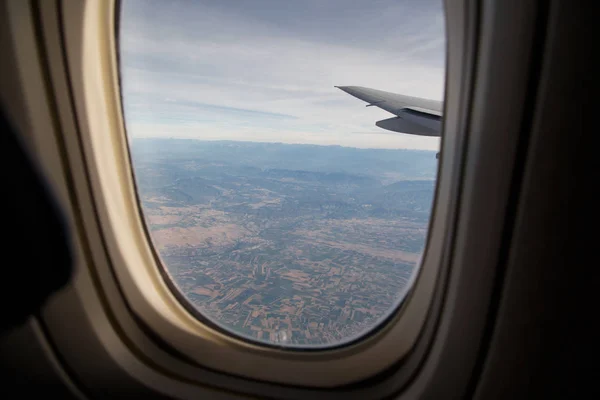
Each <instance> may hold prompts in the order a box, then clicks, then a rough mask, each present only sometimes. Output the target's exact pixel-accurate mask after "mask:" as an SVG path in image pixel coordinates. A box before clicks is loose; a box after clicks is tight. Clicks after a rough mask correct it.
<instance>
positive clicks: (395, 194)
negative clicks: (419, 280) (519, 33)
mask: <svg viewBox="0 0 600 400" xmlns="http://www.w3.org/2000/svg"><path fill="white" fill-rule="evenodd" d="M120 4H121V10H120V24H119V25H120V26H119V29H120V32H119V59H120V72H121V85H122V87H121V91H122V101H123V109H124V114H125V123H126V130H127V135H128V140H129V145H130V152H131V161H132V165H133V169H134V175H135V179H136V185H137V191H138V197H139V200H140V203H141V208H142V210H143V214H144V217H145V222H146V225H147V229H148V232H149V234H150V237H151V240H152V242H153V245H154V246H155V248H156V250H157V253H158V254H159V255H160V258H161V260H162V265H163V267H164V269H165V271H164V272H165V276H166V279H169V280H171V281H172V283H173V284H174V285H173V286H174V287H175V288H176V290H178V291H179V292H180V294H181V295H182V296H181V297H182V298H185V301H186V302H188V303H189V304H188V306H189V308H191V309H193V310H195V312H196V313H197V315H198V316H201V317H203V318H204V319H205V320H206V321H208V322H209V323H210V324H213V326H215V327H217V328H218V329H221V330H224V331H227V332H229V333H232V334H235V335H239V336H241V337H243V338H245V339H248V340H252V341H257V342H260V343H263V344H271V345H277V346H287V347H291V348H297V347H301V348H319V347H324V346H336V345H341V344H344V343H348V342H349V341H353V340H356V339H357V338H359V337H361V336H362V335H365V334H366V333H368V332H370V331H372V330H373V329H374V328H376V327H377V326H378V325H379V323H380V322H382V321H383V320H384V319H385V318H386V317H388V316H389V315H390V313H392V312H394V310H395V309H396V308H397V307H398V305H399V304H400V303H401V302H402V300H403V298H404V297H405V296H406V293H407V291H408V290H409V289H410V283H411V281H412V278H413V277H414V276H415V274H416V273H417V272H418V262H419V260H420V257H421V254H422V252H423V251H424V248H425V239H426V236H427V228H428V224H429V218H430V213H431V206H432V199H433V194H434V190H435V179H436V170H437V157H436V155H437V154H436V153H437V151H438V149H439V145H440V130H441V118H442V114H441V112H442V109H443V106H442V100H443V90H444V74H445V71H444V68H445V37H444V15H443V8H442V2H441V0H438V1H422V0H409V1H392V0H382V1H377V0H375V1H374V0H369V1H345V0H328V1H323V0H304V1H281V0H259V1H241V0H240V1H163V0H160V1H149V0H123V1H121V2H120ZM407 96H410V97H407ZM365 106H366V107H365Z"/></svg>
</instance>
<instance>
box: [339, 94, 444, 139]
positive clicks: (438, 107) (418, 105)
mask: <svg viewBox="0 0 600 400" xmlns="http://www.w3.org/2000/svg"><path fill="white" fill-rule="evenodd" d="M335 87H336V88H338V89H340V90H343V91H344V92H346V93H348V94H350V95H352V96H354V97H356V98H358V99H360V100H363V101H366V102H367V103H369V104H367V107H370V106H375V107H379V108H381V109H382V110H385V111H387V112H389V113H392V114H394V115H395V117H393V118H389V119H384V120H381V121H377V122H376V123H375V125H377V126H378V127H380V128H383V129H387V130H389V131H393V132H400V133H409V134H412V135H421V136H441V132H442V129H441V128H442V127H441V125H442V107H443V103H442V102H441V101H436V100H429V99H422V98H419V97H411V96H404V95H401V94H396V93H390V92H384V91H383V90H376V89H370V88H366V87H362V86H335Z"/></svg>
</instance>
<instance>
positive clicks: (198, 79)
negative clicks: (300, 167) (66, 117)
mask: <svg viewBox="0 0 600 400" xmlns="http://www.w3.org/2000/svg"><path fill="white" fill-rule="evenodd" d="M291 3H293V4H291ZM298 3H306V4H301V5H302V6H304V8H302V7H301V6H298ZM322 3H323V2H316V1H315V2H313V1H308V2H289V4H288V2H271V1H263V2H252V4H253V7H248V6H247V4H248V3H247V2H241V3H239V4H237V5H236V4H234V3H233V2H213V3H210V2H209V3H208V4H207V3H206V2H200V3H198V2H192V3H187V2H186V3H184V2H182V3H178V2H173V3H172V2H158V3H153V2H148V1H141V2H140V1H124V2H123V4H124V6H123V7H124V8H123V10H122V20H121V30H122V31H121V36H120V44H121V50H120V53H121V54H120V55H121V73H122V83H123V87H122V92H123V99H124V107H125V115H126V123H127V128H128V132H129V134H130V135H132V136H135V137H145V136H146V137H147V136H152V137H162V136H164V137H187V138H190V137H195V138H199V139H211V140H213V139H228V140H256V141H282V142H287V143H315V144H339V145H344V146H354V147H383V148H398V147H402V148H419V149H431V150H436V149H437V148H438V146H439V139H436V138H423V137H417V136H413V135H403V134H396V135H390V133H391V132H387V131H384V130H381V129H380V128H378V127H376V126H375V121H378V120H380V119H384V118H389V117H390V115H389V114H388V113H387V112H385V111H382V110H379V109H377V108H375V107H369V108H366V107H364V103H362V102H361V101H359V100H357V99H355V98H352V97H350V96H348V95H347V94H345V93H343V92H341V91H339V90H338V89H335V88H334V87H333V86H334V85H359V86H367V87H373V88H377V89H382V90H387V91H392V92H398V93H403V94H407V95H413V96H419V97H426V98H434V99H442V97H443V84H444V82H443V79H444V66H443V60H444V54H443V52H444V46H445V42H444V37H443V32H444V30H443V18H440V16H441V3H437V2H435V3H432V4H429V5H428V6H427V7H428V8H427V7H424V6H423V5H422V4H423V3H420V2H410V3H400V5H399V6H398V5H397V2H387V1H380V2H375V3H374V6H372V8H364V6H363V8H355V9H352V8H349V7H344V6H343V4H347V3H346V2H344V3H340V4H337V3H336V2H332V3H330V2H324V3H328V5H323V4H322ZM261 4H262V7H261ZM370 4H371V3H370ZM244 5H245V6H244ZM376 6H379V7H380V8H379V9H377V7H376ZM411 6H412V7H413V8H411ZM336 7H337V8H336ZM407 10H412V13H409V14H410V15H408V16H407V15H406V14H407ZM244 11H247V12H245V13H244ZM403 18H406V19H407V20H406V21H404V19H403ZM167 99H168V100H167ZM357 132H361V133H357Z"/></svg>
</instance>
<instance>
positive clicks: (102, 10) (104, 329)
mask: <svg viewBox="0 0 600 400" xmlns="http://www.w3.org/2000/svg"><path fill="white" fill-rule="evenodd" d="M447 3H448V4H447V6H446V12H447V20H448V33H449V34H448V41H449V48H450V54H449V58H448V64H447V74H446V75H447V81H446V102H445V104H446V110H445V122H444V125H445V127H444V132H445V138H444V140H443V141H442V146H443V147H442V151H441V156H440V170H439V174H438V188H437V191H436V200H435V202H434V212H433V214H432V215H433V216H434V218H433V220H432V221H431V227H430V231H429V238H428V246H427V249H426V252H425V254H424V257H423V263H422V266H421V269H420V272H419V275H418V277H417V281H416V282H415V285H414V289H413V290H412V292H411V293H410V295H409V297H408V298H407V299H406V300H405V301H404V304H403V306H402V307H401V308H400V310H399V311H398V312H397V313H396V314H395V315H394V316H393V317H392V318H391V320H390V321H389V322H388V323H387V324H386V326H385V327H383V328H382V329H379V330H378V331H377V332H376V333H375V334H373V335H369V336H367V337H366V338H365V340H363V341H361V342H358V343H356V344H354V345H351V346H346V347H342V348H339V349H334V350H325V351H322V352H306V353H303V352H293V351H286V350H278V349H273V348H267V347H262V346H260V345H256V344H253V343H250V342H246V341H244V340H240V339H237V338H235V337H233V336H229V335H224V334H222V333H221V332H218V331H215V330H213V329H211V328H209V327H207V326H205V325H204V324H202V323H201V322H199V321H198V320H197V319H195V318H194V317H193V316H192V315H190V314H189V313H188V312H187V311H186V310H185V309H184V307H183V306H182V305H181V304H180V303H179V302H178V301H177V299H176V298H175V297H174V296H173V294H172V293H171V291H170V290H169V289H168V287H167V286H166V284H165V283H164V281H163V280H162V277H161V276H160V272H159V271H158V268H160V267H159V266H158V264H157V262H158V261H157V259H156V257H155V254H154V253H153V249H152V248H151V244H150V242H149V240H148V238H147V236H146V235H145V233H144V229H143V222H142V218H141V216H140V210H139V206H138V204H137V201H136V197H135V191H134V183H133V179H132V173H131V169H130V166H129V161H128V149H127V140H126V137H125V132H124V124H123V120H122V113H121V109H120V93H119V89H118V71H117V63H116V51H115V36H114V33H115V29H114V23H115V21H114V15H115V13H114V7H115V3H114V2H113V1H100V0H79V1H63V2H58V1H43V2H39V3H34V2H32V3H26V2H19V1H12V0H11V1H10V4H9V6H8V8H9V9H10V10H11V12H13V13H15V15H16V14H19V15H20V16H21V17H22V19H21V20H20V25H19V26H16V25H15V26H13V27H11V29H13V31H14V32H18V35H20V37H17V33H15V39H14V40H15V41H16V42H17V43H18V44H22V45H23V46H21V47H20V46H15V48H18V50H17V51H20V52H21V53H20V54H17V62H18V63H20V66H21V67H22V70H21V71H20V74H21V78H22V79H23V85H24V86H26V87H27V89H28V90H29V91H27V90H26V91H25V95H24V97H25V99H24V103H25V104H26V105H27V106H29V109H31V110H34V111H32V114H31V115H30V116H29V117H30V120H31V121H33V122H32V123H31V133H32V142H33V147H34V149H36V151H37V152H38V154H39V156H40V160H41V163H42V164H43V166H44V167H45V168H46V169H47V170H48V171H51V173H50V174H49V178H50V181H51V184H52V186H53V187H54V188H55V190H56V191H57V193H58V195H59V198H60V200H61V202H63V204H64V205H65V208H66V209H67V211H68V212H67V214H68V216H69V221H70V224H71V226H72V228H73V230H74V232H75V235H74V236H75V237H74V241H75V244H76V249H77V250H78V251H77V273H76V276H75V278H74V281H73V284H72V285H71V286H70V287H69V288H68V289H67V290H66V291H64V292H63V293H61V294H60V295H59V296H56V298H54V299H53V301H52V302H51V304H50V305H49V306H48V307H46V309H45V310H44V311H43V313H42V315H41V317H40V323H41V324H42V326H43V329H42V331H43V335H46V336H47V338H46V339H47V340H49V341H51V342H52V348H53V349H54V351H56V352H61V353H63V355H62V357H63V359H64V360H66V361H65V363H66V364H70V365H71V368H75V369H76V370H78V368H76V367H75V366H76V365H87V366H88V367H90V362H94V363H96V364H97V368H99V369H100V370H102V371H105V372H107V374H108V375H107V376H109V377H108V378H106V377H104V376H102V374H94V370H93V368H91V370H90V369H88V370H87V371H86V372H83V371H81V370H78V371H76V372H74V374H75V375H77V374H83V376H84V377H87V379H88V381H86V380H85V378H81V375H80V379H82V380H84V382H82V383H81V384H82V385H90V384H91V385H102V383H103V381H102V379H117V378H118V379H122V380H124V381H127V380H129V381H128V382H129V384H130V385H133V386H135V385H138V386H139V387H140V388H147V387H150V388H152V389H153V390H156V391H158V392H160V393H164V394H169V395H176V396H177V397H184V398H188V397H193V396H197V395H199V394H201V393H206V392H204V391H205V390H208V389H207V388H213V389H218V390H220V391H223V390H225V391H228V392H221V393H227V396H229V395H233V394H234V393H251V394H255V395H261V394H262V395H265V393H267V392H265V390H266V386H265V384H264V383H262V382H261V381H263V382H268V383H276V384H277V383H278V384H281V385H282V386H281V393H282V394H283V395H285V396H286V397H299V398H303V396H305V395H306V394H307V392H306V389H302V387H303V386H304V387H312V388H314V390H316V389H317V388H338V387H340V386H342V385H346V384H352V383H356V382H358V381H364V380H365V379H367V378H370V377H373V376H375V375H377V374H378V373H381V372H383V371H386V370H387V371H388V372H389V371H391V373H388V375H387V376H388V378H387V379H382V380H381V379H380V380H379V383H373V384H372V385H369V386H364V387H365V388H366V387H368V388H373V387H376V388H377V390H379V392H369V393H371V394H373V393H380V394H384V393H388V394H389V393H393V392H394V391H397V390H398V388H399V387H401V386H403V385H404V384H406V383H407V382H409V380H410V377H411V376H412V375H413V374H414V373H415V372H416V371H417V370H419V368H418V366H419V364H422V362H423V357H424V355H425V354H428V358H427V360H428V361H429V360H432V359H433V358H435V357H442V355H443V354H444V352H448V351H450V352H452V351H457V350H460V349H464V348H466V347H468V346H467V345H466V343H465V340H464V339H465V337H466V338H467V339H469V340H475V341H477V340H480V337H481V335H482V331H483V328H484V325H485V313H483V314H482V313H481V310H485V309H486V306H487V304H488V303H489V300H490V295H491V289H492V283H493V278H494V272H495V267H496V260H495V258H494V249H495V247H494V246H495V245H496V244H497V243H496V241H495V240H496V239H498V237H499V235H501V228H502V226H503V225H502V218H503V216H504V214H503V212H504V209H503V205H504V203H505V201H506V199H505V198H504V197H503V196H502V195H503V194H504V193H505V192H506V191H507V190H508V186H509V185H510V175H509V174H506V168H510V167H511V166H512V162H513V159H514V151H515V146H516V143H517V136H518V132H519V129H518V126H517V122H518V121H517V122H515V121H516V120H518V118H514V115H511V113H512V114H514V109H515V108H518V105H519V104H520V102H522V101H523V99H522V98H521V97H520V96H521V95H522V92H523V91H524V90H525V89H524V86H525V84H524V83H525V81H526V78H527V76H526V74H524V73H523V72H522V71H520V70H519V68H518V66H520V65H521V64H522V63H523V62H526V61H527V57H528V54H529V53H528V50H529V48H528V45H529V44H530V42H531V37H530V36H531V29H529V30H528V28H527V27H528V25H529V24H531V22H532V21H531V20H532V18H533V17H532V15H533V13H532V7H533V6H527V5H525V6H522V7H520V6H517V5H516V4H511V5H510V6H512V7H509V6H508V5H507V6H500V5H498V4H497V3H494V2H487V3H486V4H485V6H484V7H482V8H481V10H479V11H478V8H477V7H475V5H474V2H468V1H458V0H457V1H455V2H453V1H452V0H449V1H448V2H447ZM449 5H450V6H449ZM452 5H454V7H451V6H452ZM516 14H517V15H519V16H521V17H522V18H521V19H520V20H519V19H516V17H515V15H516ZM513 18H515V20H517V21H519V23H517V24H516V25H517V29H514V31H515V32H516V34H517V35H518V37H520V38H521V40H520V43H518V44H515V42H516V41H513V42H508V41H507V42H506V43H504V42H502V34H501V33H500V34H496V31H494V29H497V28H496V27H497V26H499V25H498V24H500V25H501V23H502V22H506V21H513ZM478 21H480V22H481V23H482V24H481V26H480V28H481V38H480V40H479V41H478V40H476V39H477V36H476V33H477V29H478V27H479V25H478V23H477V22H478ZM483 22H485V24H484V23H483ZM486 24H487V25H486ZM36 25H37V28H36ZM486 26H487V27H488V28H486ZM36 29H37V30H36ZM486 32H488V33H487V34H486ZM36 41H37V46H36ZM32 43H33V46H32V47H33V48H38V49H39V54H25V52H27V51H29V50H27V49H29V48H30V47H31V46H28V45H30V44H32ZM63 44H65V45H66V46H65V48H63ZM492 45H494V46H496V47H495V49H496V52H495V53H494V54H492V53H490V52H489V50H486V49H490V48H491V46H492ZM478 46H480V47H481V49H482V50H481V51H480V54H479V56H478V58H479V63H477V64H476V63H475V62H474V61H475V55H476V49H477V48H478ZM486 51H487V53H486ZM19 57H21V59H20V58H19ZM519 57H520V58H519ZM32 58H33V59H36V60H37V62H38V64H37V66H36V64H35V63H34V64H33V65H29V66H26V65H25V62H24V60H25V59H27V60H31V59H32ZM501 61H504V63H503V62H501ZM44 62H46V63H47V66H48V68H49V71H48V72H47V73H46V72H44V71H43V69H42V68H41V67H40V66H41V65H44ZM65 63H66V64H65ZM495 64H497V66H496V65H495ZM475 67H477V68H475ZM492 75H495V76H494V79H491V76H492ZM475 79H479V84H478V86H477V87H476V88H475V90H474V91H473V90H472V88H473V85H474V81H475ZM503 79H504V80H508V79H510V80H512V81H513V83H514V80H517V82H522V83H523V85H522V86H523V89H521V90H520V89H519V88H518V86H519V85H514V84H513V85H511V89H509V90H504V93H503V95H504V97H503V98H502V102H500V101H496V103H494V101H493V100H492V101H489V99H488V97H489V96H490V93H491V94H494V93H496V92H502V84H503ZM26 82H31V85H29V84H27V83H26ZM478 98H479V99H480V101H479V102H478V101H477V99H478ZM483 98H486V101H481V99H483ZM507 99H508V100H510V101H509V102H508V103H507V102H506V100H507ZM36 105H37V107H38V108H34V107H33V106H36ZM509 116H510V117H513V118H509ZM503 117H504V118H503ZM490 118H493V122H490ZM483 131H485V132H486V134H485V135H483V134H482V133H481V132H483ZM49 132H50V133H49ZM467 132H469V133H470V135H469V140H466V139H467V136H466V133H467ZM456 160H463V163H459V162H455V161H456ZM476 166H477V167H482V168H475V167H476ZM484 167H485V168H484ZM507 175H508V177H507ZM473 216H479V217H484V218H485V220H483V221H482V220H481V219H477V218H473ZM459 221H460V223H459ZM473 232H478V236H476V237H474V236H473ZM482 232H484V233H487V235H485V234H481V233H482ZM440 271H441V272H443V273H441V274H440V273H439V272H440ZM438 277H440V279H439V280H438V279H437V278H438ZM436 284H437V285H438V286H437V287H436ZM436 288H437V289H439V290H436ZM434 292H435V295H436V296H433V294H434ZM471 302H472V303H471ZM441 310H443V313H440V311H441ZM469 311H473V313H471V314H470V313H469ZM475 311H478V312H475ZM65 313H66V314H68V315H69V317H70V320H73V321H78V322H77V326H76V329H73V326H68V325H67V326H65V325H62V324H61V321H62V318H61V317H62V315H64V314H65ZM453 313H454V314H453ZM456 313H458V315H459V316H460V315H463V319H462V322H468V327H467V326H465V327H464V328H463V329H462V330H461V329H459V331H460V332H462V338H460V335H458V336H457V333H456V330H454V331H452V330H451V328H453V327H454V328H455V325H453V324H457V323H460V321H461V319H460V318H459V319H458V320H459V322H455V321H456V318H455V319H454V322H453V321H450V320H449V318H450V315H452V316H454V317H456ZM461 313H462V314H461ZM427 317H429V318H427ZM426 320H427V324H425V322H426ZM424 333H427V335H424ZM451 333H452V334H451ZM434 334H435V335H436V336H434ZM453 335H454V336H453ZM434 337H435V338H436V340H435V341H433V342H432V340H433V338H434ZM461 339H462V341H461ZM452 340H454V341H458V345H457V346H455V347H453V348H451V349H450V350H448V347H447V346H446V347H443V345H444V344H448V343H449V342H452ZM431 343H433V345H431ZM461 343H462V345H461ZM79 346H81V347H79ZM440 346H442V347H440ZM78 348H79V351H78ZM81 349H86V352H85V354H86V357H88V358H89V357H90V352H91V353H92V354H96V355H97V358H96V359H94V360H89V359H81V357H78V354H83V353H84V352H82V351H81ZM411 350H412V353H410V354H409V351H411ZM436 352H437V353H436ZM415 354H417V356H418V357H417V358H415V357H414V355H415ZM460 356H463V357H464V360H463V362H474V357H475V355H474V354H473V352H472V351H471V352H468V351H465V352H464V353H463V354H461V355H460ZM399 361H404V365H401V366H400V365H399V364H398V363H399ZM454 361H456V358H454ZM412 364H415V365H414V366H412V367H410V368H408V366H410V365H412ZM436 365H437V367H436ZM439 365H440V364H439V363H438V364H432V363H431V362H428V363H426V364H425V365H421V368H420V370H421V374H420V375H419V379H418V380H416V381H414V382H413V384H412V385H411V386H410V387H409V390H411V391H413V393H414V391H419V390H423V388H424V387H426V386H427V382H429V381H430V380H431V379H433V377H434V376H435V374H436V373H437V374H440V373H442V372H440V370H439V368H440V366H439ZM107 366H112V369H111V368H108V367H107ZM257 366H260V368H257ZM104 367H106V368H107V369H106V370H104V369H103V368H104ZM108 371H112V372H110V373H109V372H108ZM223 372H225V373H226V374H223ZM71 373H73V371H71ZM447 373H448V372H446V374H447ZM428 374H429V375H428ZM248 378H249V379H248ZM451 381H452V382H450V383H448V386H447V387H449V388H452V387H453V386H456V385H458V382H459V381H460V380H459V379H454V380H451ZM90 382H91V383H90ZM381 382H383V383H381ZM104 383H106V382H104ZM461 383H462V382H461ZM444 387H445V386H443V385H440V386H438V388H437V389H436V390H441V389H442V388H444ZM447 387H446V388H447ZM140 390H142V389H140ZM369 390H371V389H369ZM432 390H433V389H432ZM210 393H211V394H213V395H214V393H215V392H210ZM315 393H316V392H315ZM329 393H333V392H329ZM336 393H345V396H347V395H349V393H353V394H355V395H357V396H358V397H359V398H360V396H361V393H362V395H364V391H363V392H361V391H360V390H353V391H346V392H344V391H337V392H336ZM446 393H447V392H446ZM344 398H347V397H344Z"/></svg>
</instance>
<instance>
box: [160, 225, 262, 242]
mask: <svg viewBox="0 0 600 400" xmlns="http://www.w3.org/2000/svg"><path fill="white" fill-rule="evenodd" d="M248 235H250V232H248V231H247V230H246V229H245V228H243V227H242V226H239V225H235V224H223V225H214V226H211V227H210V228H204V227H202V226H193V227H189V228H181V227H175V228H167V229H159V230H156V231H154V232H152V238H153V239H154V242H155V243H156V244H157V246H158V247H159V248H164V247H169V246H200V247H212V246H228V245H232V244H234V243H235V241H236V240H238V239H241V238H243V237H245V236H248Z"/></svg>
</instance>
